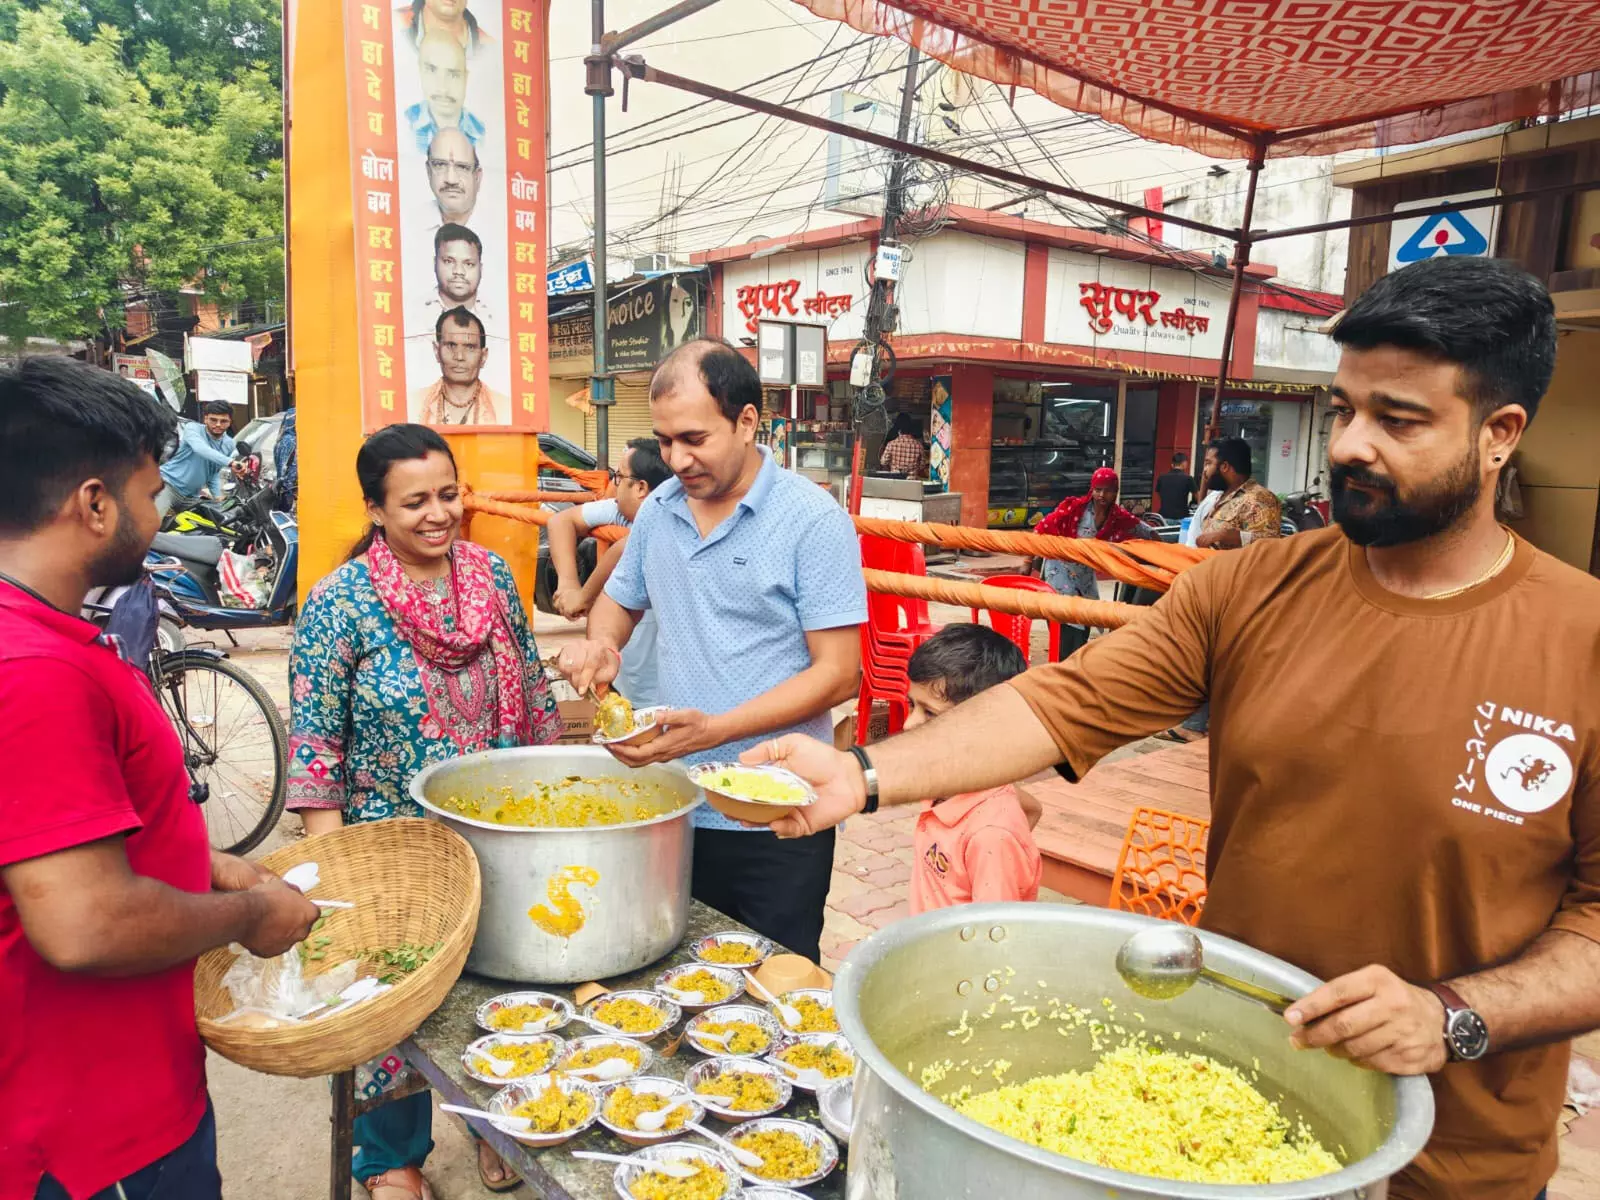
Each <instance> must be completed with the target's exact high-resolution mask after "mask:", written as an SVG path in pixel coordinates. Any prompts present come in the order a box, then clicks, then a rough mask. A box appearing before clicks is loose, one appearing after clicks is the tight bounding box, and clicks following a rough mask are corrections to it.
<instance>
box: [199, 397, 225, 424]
mask: <svg viewBox="0 0 1600 1200" xmlns="http://www.w3.org/2000/svg"><path fill="white" fill-rule="evenodd" d="M200 416H201V417H202V418H204V417H227V418H228V420H230V421H231V420H233V409H232V408H230V407H229V406H228V402H227V401H226V400H207V401H206V402H205V403H204V404H202V405H201V406H200Z"/></svg>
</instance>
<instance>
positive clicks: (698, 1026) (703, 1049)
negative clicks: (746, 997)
mask: <svg viewBox="0 0 1600 1200" xmlns="http://www.w3.org/2000/svg"><path fill="white" fill-rule="evenodd" d="M730 1021H740V1022H743V1023H745V1024H749V1025H755V1026H757V1027H758V1028H759V1029H760V1030H761V1031H762V1032H763V1033H765V1034H766V1035H767V1044H766V1045H765V1046H763V1047H761V1049H759V1050H750V1051H747V1052H745V1053H742V1054H741V1053H738V1052H736V1051H734V1050H732V1049H730V1048H728V1047H727V1046H724V1045H723V1044H722V1043H721V1042H708V1041H704V1040H702V1037H701V1035H702V1033H703V1032H704V1031H705V1028H706V1026H708V1025H721V1024H724V1023H726V1022H730ZM684 1036H685V1037H687V1038H688V1039H689V1044H690V1045H691V1046H693V1047H694V1048H695V1049H696V1050H698V1051H700V1053H701V1054H708V1055H710V1056H711V1057H713V1058H760V1057H761V1056H762V1055H764V1054H766V1053H767V1052H768V1051H769V1050H772V1049H774V1048H776V1047H777V1046H780V1045H782V1044H783V1038H784V1033H783V1026H782V1025H780V1024H778V1019H777V1018H776V1017H774V1016H773V1015H772V1014H771V1013H769V1012H768V1011H767V1010H766V1009H764V1008H757V1007H755V1006H754V1005H753V1004H723V1005H720V1006H719V1007H717V1008H708V1009H706V1011H705V1012H703V1013H700V1014H699V1015H698V1016H695V1017H693V1018H691V1019H690V1021H689V1024H688V1025H686V1026H685V1027H684Z"/></svg>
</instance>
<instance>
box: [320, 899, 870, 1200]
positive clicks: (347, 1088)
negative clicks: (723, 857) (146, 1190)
mask: <svg viewBox="0 0 1600 1200" xmlns="http://www.w3.org/2000/svg"><path fill="white" fill-rule="evenodd" d="M740 928H742V926H740V925H739V924H738V922H736V921H734V920H732V919H730V918H728V917H725V916H723V915H722V914H721V913H719V912H717V911H716V910H715V909H711V908H707V907H706V906H705V905H703V904H700V903H699V902H692V903H691V904H690V907H689V929H688V932H687V933H686V934H685V936H684V939H683V941H682V942H680V943H679V944H678V948H677V949H676V950H674V951H673V952H672V953H671V954H670V955H668V956H667V957H666V958H664V959H662V960H661V961H660V962H656V963H652V964H650V965H649V966H648V967H646V968H644V969H643V970H641V971H636V972H634V973H633V974H631V975H624V976H621V977H619V978H616V979H609V980H605V981H604V982H605V983H606V984H607V986H609V987H611V988H613V989H615V990H620V989H622V988H648V987H650V986H651V984H652V983H653V982H654V980H655V977H656V976H657V975H659V974H660V973H661V972H662V971H663V970H665V969H666V968H667V967H669V966H676V965H678V964H679V963H683V962H689V961H692V956H691V955H690V953H689V949H688V948H689V946H691V945H692V944H693V943H694V942H695V941H696V940H698V939H699V938H701V937H703V936H705V935H706V934H708V933H715V932H717V931H719V930H726V929H740ZM523 986H535V985H523V984H512V983H505V982H503V981H500V980H493V979H483V978H480V977H479V976H476V975H465V974H464V975H462V976H461V978H460V979H459V980H457V982H456V985H455V987H453V988H451V989H450V995H449V996H448V997H446V999H445V1001H444V1003H443V1004H441V1005H440V1006H439V1008H438V1009H437V1011H435V1012H434V1014H433V1015H432V1016H431V1017H429V1018H428V1019H427V1020H426V1021H424V1022H423V1024H422V1028H420V1029H418V1030H417V1032H416V1033H415V1034H413V1035H412V1036H411V1037H410V1038H409V1039H407V1040H406V1041H405V1042H403V1043H402V1044H401V1046H400V1052H401V1053H402V1054H403V1055H404V1056H405V1059H406V1061H407V1062H408V1063H409V1064H410V1065H411V1067H412V1068H413V1071H414V1077H413V1080H414V1081H413V1083H412V1084H411V1085H410V1086H409V1087H407V1088H403V1089H402V1090H400V1091H398V1092H391V1093H390V1094H388V1095H386V1096H385V1097H384V1098H383V1099H384V1101H385V1102H387V1101H388V1100H391V1099H396V1098H398V1097H399V1096H401V1095H407V1094H410V1093H411V1092H414V1091H419V1090H421V1089H422V1088H423V1087H424V1086H426V1087H431V1088H432V1089H433V1090H434V1091H436V1092H438V1093H439V1095H440V1096H442V1097H443V1098H444V1099H445V1100H446V1101H447V1102H449V1103H451V1104H462V1105H467V1106H470V1107H474V1108H482V1107H483V1105H484V1102H485V1101H487V1100H488V1099H489V1097H490V1096H492V1095H493V1094H494V1092H495V1089H494V1088H493V1087H491V1086H490V1085H488V1084H485V1083H479V1082H478V1081H477V1080H475V1079H473V1078H471V1077H470V1076H468V1075H467V1073H466V1071H465V1070H464V1069H463V1067H462V1065H461V1052H462V1051H463V1050H464V1049H466V1046H467V1043H468V1042H470V1041H472V1040H473V1039H474V1038H477V1037H480V1036H482V1034H483V1031H482V1030H481V1029H479V1028H478V1027H477V1023H476V1021H475V1020H474V1013H475V1012H476V1011H477V1008H478V1006H479V1005H480V1004H482V1003H483V1002H484V1001H485V1000H488V999H489V998H490V997H492V996H497V995H499V994H500V993H501V992H507V991H511V990H514V989H515V988H518V987H523ZM537 986H538V987H539V988H540V990H541V991H548V992H551V993H553V994H555V995H558V996H565V997H566V998H567V999H569V1000H570V999H571V998H572V990H571V989H570V988H562V987H547V986H545V985H543V984H540V985H537ZM751 1003H759V1001H757V1000H754V999H752V1001H751ZM681 1031H682V1027H681V1025H680V1026H679V1027H678V1028H677V1029H675V1030H672V1031H669V1032H668V1033H666V1034H663V1035H662V1037H661V1038H660V1039H658V1040H657V1041H656V1042H653V1043H651V1045H652V1046H653V1047H654V1048H655V1050H656V1052H657V1055H658V1057H657V1060H656V1064H655V1066H654V1067H653V1068H651V1074H653V1075H664V1076H667V1077H670V1078H673V1079H682V1078H683V1076H684V1074H685V1073H686V1072H687V1071H688V1069H689V1068H690V1067H692V1066H694V1064H695V1063H697V1062H700V1061H701V1058H702V1056H701V1055H700V1053H699V1052H698V1051H696V1050H695V1049H694V1048H693V1047H691V1046H690V1045H689V1044H688V1043H687V1042H684V1043H683V1044H682V1046H681V1048H680V1049H679V1050H678V1051H677V1052H676V1053H675V1054H673V1055H671V1056H670V1057H669V1056H667V1055H666V1054H665V1053H664V1050H666V1049H670V1048H671V1045H672V1042H673V1040H674V1039H676V1038H677V1036H678V1034H679V1033H681ZM558 1032H562V1033H563V1036H565V1033H564V1031H558ZM583 1032H585V1033H587V1032H588V1031H587V1030H584V1031H583ZM415 1076H420V1077H421V1079H420V1080H418V1079H415ZM374 1107H377V1105H374V1104H369V1103H367V1102H361V1103H357V1102H356V1099H355V1075H354V1073H353V1072H347V1073H345V1074H343V1075H337V1076H335V1077H334V1080H333V1162H332V1166H331V1179H330V1186H329V1195H330V1197H331V1198H332V1200H349V1197H350V1194H351V1181H350V1151H351V1143H352V1136H351V1124H352V1122H353V1120H354V1118H355V1117H356V1116H357V1115H358V1114H360V1113H362V1112H366V1111H369V1110H370V1109H371V1108H374ZM782 1115H783V1116H788V1117H796V1118H799V1119H801V1120H805V1121H809V1122H811V1123H812V1124H814V1125H818V1126H820V1125H821V1122H820V1121H819V1120H818V1119H817V1106H816V1102H815V1100H814V1098H813V1097H812V1095H811V1094H810V1093H809V1092H804V1091H801V1090H800V1089H799V1088H796V1089H795V1092H794V1099H793V1100H792V1101H791V1102H790V1104H789V1107H788V1108H787V1109H785V1110H784V1111H783V1113H782ZM466 1120H467V1123H468V1124H469V1125H471V1126H472V1128H473V1130H474V1132H476V1133H477V1134H478V1135H479V1136H481V1137H482V1138H483V1139H484V1140H485V1141H487V1142H488V1143H489V1144H490V1145H491V1146H493V1147H494V1148H495V1149H496V1150H498V1151H499V1152H500V1156H501V1158H503V1159H504V1160H505V1163H506V1166H507V1167H509V1168H510V1169H511V1170H512V1171H515V1172H516V1173H517V1175H518V1176H519V1177H520V1178H521V1179H522V1180H523V1181H524V1182H525V1183H526V1184H527V1185H528V1187H529V1189H530V1190H531V1193H532V1196H533V1197H535V1198H536V1200H614V1198H615V1196H616V1192H615V1190H614V1189H613V1188H612V1186H611V1175H612V1172H613V1170H614V1167H613V1166H612V1165H611V1164H609V1163H597V1162H586V1161H584V1160H582V1159H575V1158H573V1157H572V1155H571V1154H570V1153H569V1151H572V1150H604V1151H607V1152H609V1153H612V1154H627V1153H629V1152H631V1151H632V1150H633V1147H631V1146H629V1145H627V1144H626V1143H624V1142H622V1141H621V1140H619V1139H618V1138H616V1137H613V1136H612V1135H611V1134H610V1133H608V1132H606V1130H605V1129H603V1128H601V1127H600V1126H599V1125H598V1124H596V1125H594V1126H593V1127H591V1128H590V1129H589V1130H588V1131H586V1132H585V1133H583V1134H582V1135H581V1136H579V1137H577V1138H574V1139H573V1140H572V1141H570V1142H567V1143H566V1144H564V1145H561V1146H552V1147H550V1148H548V1149H543V1150H540V1149H535V1148H533V1147H531V1146H524V1145H523V1144H522V1143H521V1142H518V1141H516V1140H514V1139H512V1138H511V1137H509V1136H507V1135H506V1134H504V1133H502V1132H501V1131H500V1130H498V1129H496V1128H494V1127H493V1126H491V1125H488V1124H487V1123H484V1122H481V1121H478V1120H476V1119H474V1118H467V1119H466ZM706 1122H707V1124H709V1125H710V1126H711V1127H712V1128H713V1129H719V1130H721V1129H725V1128H729V1127H731V1126H728V1125H727V1123H725V1122H722V1121H719V1120H718V1119H717V1118H716V1116H715V1115H713V1114H711V1113H707V1114H706ZM686 1140H689V1141H695V1142H701V1143H703V1139H701V1138H699V1137H698V1136H696V1135H694V1134H689V1135H687V1138H686ZM845 1149H846V1147H844V1146H841V1147H840V1151H841V1152H843V1151H844V1150H845ZM844 1168H845V1164H844V1162H843V1161H842V1160H841V1163H840V1166H839V1169H838V1170H836V1171H834V1172H833V1174H831V1175H829V1176H828V1178H826V1179H824V1180H823V1181H822V1182H821V1183H819V1184H816V1185H814V1186H813V1187H810V1188H807V1189H805V1194H806V1195H808V1196H812V1197H815V1198H816V1200H842V1198H843V1196H844ZM524 1194H526V1193H524Z"/></svg>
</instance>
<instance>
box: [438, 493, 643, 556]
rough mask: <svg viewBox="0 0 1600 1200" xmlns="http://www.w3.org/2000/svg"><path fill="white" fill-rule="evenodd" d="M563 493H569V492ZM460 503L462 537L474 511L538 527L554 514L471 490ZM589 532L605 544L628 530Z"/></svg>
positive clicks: (469, 528) (610, 527)
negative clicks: (462, 515)
mask: <svg viewBox="0 0 1600 1200" xmlns="http://www.w3.org/2000/svg"><path fill="white" fill-rule="evenodd" d="M565 494H566V495H571V493H565ZM461 505H462V507H463V508H465V509H466V510H467V511H466V519H465V521H464V522H463V528H462V533H461V536H463V537H470V536H471V532H472V517H473V515H474V514H475V513H476V514H482V515H483V516H486V517H504V518H505V519H506V520H508V521H520V522H521V523H522V524H524V525H537V526H539V527H540V528H543V527H544V526H546V525H548V524H550V518H551V517H553V516H554V515H555V514H554V513H551V512H546V511H545V510H544V509H542V508H518V507H517V506H516V505H515V504H508V503H506V502H505V501H503V500H491V499H489V498H488V497H487V496H482V495H479V494H478V493H476V492H472V491H468V492H466V493H464V494H463V495H462V497H461ZM589 532H590V535H591V536H592V537H594V538H595V539H596V540H597V541H601V542H604V543H606V544H607V545H610V544H611V543H612V542H615V541H619V540H621V539H622V538H624V537H626V536H627V535H628V531H627V530H626V529H624V528H622V526H620V525H600V526H598V527H596V528H594V529H591V530H590V531H589Z"/></svg>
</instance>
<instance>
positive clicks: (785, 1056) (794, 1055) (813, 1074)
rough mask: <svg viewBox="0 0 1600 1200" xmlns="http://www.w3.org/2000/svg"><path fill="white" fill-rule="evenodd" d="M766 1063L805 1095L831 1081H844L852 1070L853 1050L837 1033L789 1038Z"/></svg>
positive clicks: (853, 1071) (770, 1055)
mask: <svg viewBox="0 0 1600 1200" xmlns="http://www.w3.org/2000/svg"><path fill="white" fill-rule="evenodd" d="M767 1061H768V1062H769V1063H771V1064H772V1065H773V1066H775V1067H777V1068H778V1070H779V1071H780V1072H782V1073H783V1074H784V1075H787V1076H788V1077H789V1082H790V1083H792V1084H794V1085H795V1087H797V1088H800V1089H801V1090H802V1091H806V1092H814V1091H816V1090H817V1089H818V1088H820V1087H821V1086H822V1085H823V1084H825V1083H831V1082H832V1081H833V1080H835V1079H848V1078H850V1076H852V1075H854V1074H855V1070H856V1056H855V1051H853V1050H852V1049H851V1048H850V1043H849V1041H848V1040H847V1039H846V1038H845V1036H844V1035H843V1034H840V1033H801V1034H796V1035H793V1036H791V1037H789V1038H788V1039H787V1040H786V1041H785V1042H784V1043H783V1045H781V1046H779V1047H778V1048H777V1049H775V1050H773V1051H772V1053H771V1054H768V1055H767Z"/></svg>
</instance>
